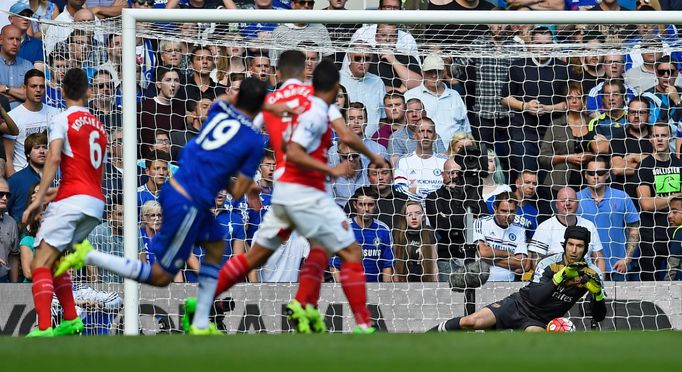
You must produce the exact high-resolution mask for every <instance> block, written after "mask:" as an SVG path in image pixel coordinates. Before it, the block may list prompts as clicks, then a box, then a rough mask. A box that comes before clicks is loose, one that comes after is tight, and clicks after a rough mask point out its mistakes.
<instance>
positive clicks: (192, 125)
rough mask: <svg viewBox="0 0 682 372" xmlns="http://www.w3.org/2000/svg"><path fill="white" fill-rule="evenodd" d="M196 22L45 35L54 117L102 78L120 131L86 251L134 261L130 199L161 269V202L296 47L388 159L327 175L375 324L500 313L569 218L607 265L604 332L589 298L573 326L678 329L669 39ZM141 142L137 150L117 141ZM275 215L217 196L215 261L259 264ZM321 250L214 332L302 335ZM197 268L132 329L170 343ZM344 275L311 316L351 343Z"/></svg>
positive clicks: (269, 270)
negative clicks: (303, 287)
mask: <svg viewBox="0 0 682 372" xmlns="http://www.w3.org/2000/svg"><path fill="white" fill-rule="evenodd" d="M160 12H161V13H159V14H163V11H160ZM220 12H221V13H220V14H221V15H222V14H224V15H225V16H227V15H228V14H229V11H220ZM310 12H311V13H310V14H321V16H320V17H322V15H324V14H326V13H325V12H324V11H313V10H311V11H310ZM190 13H191V11H188V12H187V13H186V14H187V17H188V18H187V19H186V20H187V21H186V22H173V21H170V20H169V19H179V18H182V17H183V15H178V14H177V13H173V14H172V17H175V18H172V17H171V16H169V17H168V18H167V19H163V18H157V19H155V20H154V21H153V22H147V21H144V22H142V21H138V22H137V23H135V40H134V44H132V43H131V41H133V40H124V35H123V33H122V30H123V26H122V23H121V20H120V19H109V20H100V21H97V22H75V23H70V24H57V23H52V22H45V21H41V23H40V25H41V28H42V29H43V51H44V62H45V68H44V71H45V75H46V77H47V79H46V81H47V85H46V87H47V89H46V97H45V103H46V104H47V105H50V106H53V107H55V108H57V109H63V108H64V102H63V100H62V98H61V96H60V93H59V89H60V78H61V76H63V74H64V72H65V71H66V70H67V69H68V68H72V67H80V68H83V69H84V70H85V71H86V72H87V73H88V76H89V77H90V79H91V86H92V97H91V100H90V103H89V106H90V109H91V111H92V112H93V113H94V114H95V115H96V116H97V117H98V118H99V119H100V121H102V123H104V124H105V126H106V127H107V129H108V130H109V141H110V144H111V145H110V148H109V149H108V161H109V163H108V164H107V168H106V176H105V194H106V196H107V198H108V204H107V213H106V216H105V217H106V218H105V222H104V223H103V224H102V225H101V226H98V228H96V229H95V230H94V231H93V234H92V235H91V239H90V240H91V241H92V243H93V245H94V246H95V248H97V249H99V250H102V251H106V252H110V253H115V254H119V255H123V254H124V249H123V247H124V235H125V234H124V229H123V226H124V216H123V209H124V208H123V205H124V203H130V200H131V199H136V200H137V209H136V210H135V211H134V213H135V226H136V227H135V229H134V230H129V231H126V233H127V234H134V235H135V241H136V242H137V241H139V244H135V246H134V248H130V247H128V252H130V251H135V252H136V255H137V256H139V257H141V258H143V259H146V260H152V261H153V260H154V259H155V255H154V252H150V251H148V249H147V248H148V244H149V242H150V239H151V238H152V237H153V236H154V234H155V233H156V231H158V228H159V226H160V225H161V224H162V223H163V221H162V220H161V218H160V216H161V210H160V205H159V204H158V202H157V198H158V189H159V188H160V187H161V186H162V185H163V183H164V182H166V180H167V179H168V177H170V176H172V174H173V173H174V172H176V171H177V169H178V160H179V159H180V156H182V148H183V146H184V145H185V144H186V143H187V142H188V141H191V140H192V138H193V137H194V136H195V135H196V134H197V132H198V131H199V130H200V128H201V126H202V123H203V121H204V120H205V119H206V112H207V110H208V108H209V107H210V105H211V104H212V103H213V102H214V101H215V100H217V99H231V97H233V96H234V95H236V94H238V92H239V86H240V84H241V81H242V80H243V79H244V78H245V77H248V76H252V77H257V78H258V79H261V80H263V81H265V82H267V84H268V86H269V87H270V88H271V89H273V90H274V89H276V88H277V87H278V85H279V84H281V83H282V81H281V80H280V79H279V77H278V71H277V59H278V56H279V55H280V54H281V53H282V52H283V51H284V50H288V49H296V50H301V51H303V52H304V53H305V55H306V79H310V78H311V76H312V71H313V69H314V67H315V65H316V64H317V63H318V62H319V61H320V60H322V59H331V60H333V61H334V62H335V63H336V65H337V66H338V68H339V69H340V74H341V85H342V86H343V87H342V90H341V93H340V94H339V97H338V99H337V105H338V107H339V109H340V111H341V113H342V115H343V118H341V119H340V120H344V121H345V122H346V124H347V125H348V126H349V128H350V129H351V130H352V131H354V132H356V133H357V134H358V135H360V136H361V137H362V138H363V139H364V142H365V143H366V145H367V146H368V147H369V148H370V149H371V150H372V151H374V152H378V153H380V154H382V155H383V156H384V157H385V158H386V160H387V161H389V162H390V164H391V169H373V168H368V163H369V162H368V160H367V159H366V158H364V157H363V156H361V155H359V154H357V153H355V152H354V151H353V150H351V149H350V148H348V147H347V146H345V145H344V144H342V143H337V142H335V143H334V146H333V147H332V148H331V149H330V151H329V162H330V164H338V163H339V162H345V161H348V162H351V164H352V166H353V167H354V168H355V169H356V172H355V176H354V177H350V178H340V179H336V180H331V182H329V184H328V191H329V193H330V195H332V196H333V197H334V199H335V201H336V202H337V203H338V204H339V206H341V207H343V208H344V209H345V210H346V211H347V212H348V214H349V218H350V220H349V222H350V224H351V227H352V228H353V230H354V232H355V234H356V237H357V239H358V241H359V242H360V244H361V246H362V248H363V253H364V259H363V263H364V266H365V272H366V277H367V279H368V281H369V282H376V283H370V284H369V285H368V301H369V303H370V310H371V313H372V317H373V320H374V321H375V322H376V324H377V326H378V327H379V328H380V329H381V330H385V331H398V332H420V331H424V330H426V329H428V328H430V327H432V326H433V325H435V324H437V323H438V322H440V321H443V320H445V319H448V318H451V317H453V316H457V315H463V314H465V313H468V312H471V311H473V310H475V309H478V308H480V307H482V306H484V305H486V304H489V303H491V302H494V301H497V300H500V299H502V298H504V297H505V296H507V295H508V294H510V293H512V292H513V291H516V290H518V289H519V288H520V287H521V286H523V285H525V283H527V282H528V280H530V278H531V277H532V272H533V269H534V267H535V265H536V264H537V262H538V260H539V259H541V258H543V257H545V256H548V255H551V254H555V253H557V252H561V251H562V249H563V248H562V245H561V243H562V242H563V231H564V230H565V226H566V225H573V224H579V225H583V226H586V227H588V228H590V229H591V230H592V231H593V232H594V234H593V235H592V242H591V244H590V247H589V248H590V249H589V251H588V253H587V255H586V259H588V260H590V261H592V262H594V263H595V264H596V265H597V266H598V267H599V268H600V269H601V270H602V271H603V274H604V280H605V281H606V283H607V285H606V293H607V301H608V304H609V305H608V309H609V312H608V315H607V319H606V320H605V321H604V322H602V323H601V324H595V323H594V322H592V321H591V317H590V309H589V302H582V301H581V302H578V304H577V305H576V306H575V307H574V308H573V309H572V310H571V312H570V314H569V316H570V317H571V318H572V319H573V320H574V323H576V325H577V326H578V328H580V329H594V328H601V329H606V330H612V329H670V328H678V329H679V328H682V323H680V319H681V315H680V310H679V306H678V305H679V301H680V299H681V298H680V293H681V291H680V289H681V287H680V285H679V283H675V282H674V280H679V279H680V278H681V277H682V275H680V274H679V271H678V269H679V265H680V262H679V257H680V255H682V249H681V248H680V241H682V235H680V231H678V230H676V226H678V225H682V199H677V197H678V195H682V161H680V160H679V159H678V156H679V153H680V143H682V130H679V128H680V127H679V124H680V119H682V98H681V95H680V91H681V90H682V78H680V77H679V76H680V74H679V72H678V70H679V69H680V68H682V64H681V62H682V44H681V43H680V40H679V36H678V29H677V27H676V26H674V25H672V24H639V25H635V24H631V25H616V24H606V23H602V24H594V22H592V24H577V23H568V24H567V22H564V21H562V18H561V16H557V17H555V19H554V21H552V22H546V23H542V24H504V23H503V22H505V17H504V16H503V13H499V14H500V16H499V17H495V18H496V19H497V21H496V22H486V23H485V24H483V23H479V24H465V25H457V24H446V25H434V24H429V22H430V18H429V17H425V16H419V14H432V13H424V12H421V13H420V12H406V13H405V14H410V15H412V16H413V17H414V18H413V19H412V21H411V22H403V24H396V22H397V21H395V20H393V21H391V20H390V19H391V18H390V17H388V18H386V19H384V21H387V22H386V23H381V22H378V23H375V24H363V23H365V22H364V21H363V19H364V18H362V17H361V18H357V21H356V22H349V21H348V20H347V19H342V18H339V19H340V20H339V21H333V19H334V17H332V18H329V16H326V17H327V22H325V23H297V22H293V23H274V22H262V21H260V22H259V21H253V20H251V19H250V18H249V14H253V13H258V12H252V13H247V14H246V15H245V16H244V14H241V16H244V18H242V19H241V21H237V18H234V17H233V18H231V19H230V20H231V22H225V21H221V20H220V18H221V17H214V18H209V17H208V16H207V14H208V13H206V12H200V13H201V17H203V18H201V21H199V22H197V21H196V19H197V18H193V16H191V15H190ZM299 13H300V12H299ZM333 13H341V15H342V13H344V12H333ZM377 13H378V14H377ZM381 13H382V12H373V13H372V15H371V17H372V19H373V20H374V19H378V18H382V16H381ZM392 13H397V12H392ZM140 14H141V13H140ZM147 14H150V13H147ZM197 14H198V13H197ZM357 14H360V13H357ZM530 15H532V14H530V13H529V17H528V19H527V21H528V22H531V21H532V17H531V16H530ZM454 16H455V14H453V17H454ZM457 16H459V17H464V16H462V15H461V14H460V15H457ZM517 16H518V14H514V17H515V19H516V18H518V17H517ZM161 17H163V16H161ZM340 17H341V16H340ZM543 17H544V18H545V19H547V17H548V16H547V15H546V14H544V15H543ZM461 19H464V18H461ZM612 21H613V20H612ZM34 22H36V21H34ZM417 22H420V23H417ZM126 49H127V50H128V51H132V50H134V53H135V63H134V68H135V72H134V76H135V82H134V88H135V91H136V93H135V95H134V96H133V95H131V94H130V91H127V93H126V94H127V96H126V97H124V95H123V93H122V92H123V90H124V88H123V86H124V85H125V84H126V83H128V84H130V82H131V81H126V80H125V79H124V71H123V68H124V67H123V62H122V58H123V56H124V50H126ZM126 67H128V68H132V67H133V66H132V65H131V66H126ZM129 86H132V84H131V85H129ZM131 102H132V103H133V104H134V105H133V107H131V105H130V104H131ZM128 109H129V110H135V114H134V115H131V116H130V117H128V118H132V119H133V120H132V121H126V120H124V114H123V113H124V111H125V110H128ZM126 126H127V129H124V127H126ZM131 133H136V138H137V143H138V145H137V147H136V148H135V149H134V150H131V149H130V148H124V146H123V143H124V141H125V140H126V139H127V138H126V136H128V135H130V134H131ZM263 146H265V147H267V146H269V144H268V143H264V144H263ZM125 151H128V152H127V153H126V155H125V156H129V155H131V154H132V153H133V151H134V153H135V159H136V167H135V168H129V167H128V166H129V165H131V164H132V162H128V163H125V165H124V162H123V158H124V152H125ZM273 169H274V159H273V158H272V157H271V156H270V157H268V156H266V157H265V159H264V161H263V164H261V167H260V168H259V175H258V182H259V184H260V185H261V187H262V188H263V195H262V197H261V199H262V200H263V203H264V205H265V208H264V210H267V208H268V202H269V193H270V192H271V189H272V187H273V185H272V171H273ZM124 174H127V175H128V176H129V177H134V175H137V178H136V183H137V184H136V187H137V193H136V194H137V195H135V194H131V193H130V192H129V191H130V189H126V190H125V191H124V184H123V175H124ZM294 197H296V196H295V195H292V198H294ZM129 210H130V209H127V210H126V211H129ZM264 210H263V211H254V210H251V209H249V207H248V204H247V203H245V202H244V201H243V200H232V199H231V197H230V196H229V194H228V195H227V196H225V195H222V196H221V197H219V198H217V200H216V207H215V215H216V218H217V219H218V220H219V221H220V222H221V223H222V224H223V225H224V227H225V235H226V236H227V238H226V240H227V242H228V249H227V251H226V252H225V256H224V261H227V260H228V259H229V258H230V256H231V255H233V254H235V253H239V252H244V251H246V250H248V247H249V244H250V241H251V238H252V237H253V233H254V232H255V230H256V229H257V227H258V224H259V222H260V221H261V218H262V214H263V213H264ZM467 210H468V211H469V213H467ZM125 217H127V218H126V219H125V220H127V221H130V219H131V218H130V217H129V215H126V216H125ZM128 226H131V225H128ZM131 236H132V235H131ZM130 241H132V240H128V242H130ZM474 242H476V243H475V244H474ZM308 250H309V246H308V244H307V242H306V241H305V239H302V238H300V237H296V236H293V237H292V238H291V239H290V240H289V241H288V242H287V243H286V244H285V245H284V246H283V247H282V248H281V249H280V250H279V251H278V253H277V254H276V255H275V256H273V259H271V260H270V261H269V262H268V264H267V265H266V266H265V267H264V268H263V269H261V270H258V271H256V272H254V273H251V274H250V275H249V278H248V281H249V283H248V284H245V285H239V286H237V287H235V288H234V289H232V290H231V291H230V292H227V293H225V294H223V297H221V298H226V299H224V301H221V302H220V306H219V308H218V311H217V314H214V316H215V318H214V320H215V321H217V322H218V323H219V325H220V327H221V328H222V329H224V330H225V331H226V332H229V333H235V332H254V331H255V332H261V331H262V332H280V331H283V332H286V331H289V330H290V329H291V327H290V326H289V324H288V323H287V321H286V317H285V316H283V315H282V314H283V312H282V310H283V306H284V305H285V304H286V303H288V302H289V301H290V299H291V298H292V297H293V294H294V293H295V289H296V281H297V273H298V269H299V267H300V264H301V262H302V261H303V260H304V259H305V257H306V255H307V252H308ZM202 259H203V248H202V247H200V246H197V247H196V248H195V249H194V252H193V254H192V257H191V258H190V260H189V261H188V264H187V266H186V267H185V268H184V269H183V270H181V272H180V273H179V274H178V276H177V278H176V281H177V282H178V283H190V284H171V286H170V287H169V288H162V289H156V288H151V287H147V286H145V285H142V286H141V287H140V288H139V292H136V295H134V294H133V293H131V292H128V291H126V293H125V297H129V298H135V297H137V298H138V299H137V303H138V304H139V317H138V319H139V322H137V323H138V324H136V325H133V326H131V327H130V328H127V330H132V329H134V330H138V329H139V330H140V331H141V332H142V333H145V334H153V333H158V332H171V333H172V332H179V330H178V328H179V322H178V320H179V316H180V315H181V314H182V311H183V310H182V306H181V304H182V301H183V299H184V298H185V297H186V296H189V295H193V294H194V293H195V287H194V286H193V285H191V283H195V282H196V277H197V270H198V267H199V265H200V263H201V261H202ZM337 265H338V262H337V261H336V260H335V259H332V260H330V264H329V269H328V272H327V274H326V284H324V286H323V290H322V296H321V303H320V306H321V311H322V312H323V313H325V314H326V320H327V324H328V326H329V327H330V329H331V330H333V331H347V330H349V329H350V327H351V325H352V316H351V313H350V311H349V308H348V305H347V302H346V300H345V297H344V296H343V292H342V291H341V287H340V285H338V284H335V283H336V280H335V278H336V269H335V268H336V267H337ZM93 273H96V276H94V277H88V276H86V273H83V275H81V276H79V277H78V278H79V281H82V282H84V283H90V284H89V286H90V287H91V289H92V291H91V292H88V293H90V295H91V296H94V297H92V298H85V299H83V300H82V302H83V306H82V307H83V311H84V313H86V314H88V315H89V316H90V318H89V319H90V321H91V322H90V323H89V324H90V328H91V329H92V331H91V332H92V333H119V332H122V330H123V323H124V320H123V319H122V315H123V310H122V308H123V306H122V305H121V302H119V300H118V299H115V300H112V298H114V297H116V296H115V295H114V294H119V295H120V296H121V297H123V295H124V291H123V285H121V283H122V280H121V278H118V277H117V276H116V275H112V274H110V273H107V272H103V271H102V270H99V272H97V271H96V270H95V271H88V272H87V274H93ZM486 281H487V282H486ZM661 281H666V282H665V283H662V282H661ZM481 282H483V283H485V284H484V285H483V286H482V287H480V288H479V286H480V284H481ZM524 282H525V283H524ZM130 288H136V287H127V289H130ZM97 291H102V292H111V294H108V293H99V292H97ZM107 301H109V302H107ZM112 301H114V302H115V303H114V304H112ZM675 304H677V305H675ZM129 314H135V313H134V312H130V313H129Z"/></svg>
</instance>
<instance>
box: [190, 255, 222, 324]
mask: <svg viewBox="0 0 682 372" xmlns="http://www.w3.org/2000/svg"><path fill="white" fill-rule="evenodd" d="M219 271H220V266H218V265H212V264H209V263H203V264H201V268H200V269H199V294H198V295H197V309H196V312H195V313H194V320H193V322H192V325H193V326H195V327H196V328H198V329H207V328H208V315H209V313H210V312H211V306H212V305H213V298H214V294H215V289H216V286H217V284H218V272H219Z"/></svg>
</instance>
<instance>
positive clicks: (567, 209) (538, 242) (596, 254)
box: [528, 187, 606, 272]
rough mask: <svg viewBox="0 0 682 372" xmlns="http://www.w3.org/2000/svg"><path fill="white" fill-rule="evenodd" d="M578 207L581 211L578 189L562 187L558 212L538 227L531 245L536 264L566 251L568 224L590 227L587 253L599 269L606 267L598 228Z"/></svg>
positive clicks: (558, 201) (558, 198)
mask: <svg viewBox="0 0 682 372" xmlns="http://www.w3.org/2000/svg"><path fill="white" fill-rule="evenodd" d="M576 210H578V198H577V196H576V193H575V190H573V189H572V188H570V187H564V188H562V189H560V190H559V192H558V193H557V197H556V211H557V213H556V215H554V217H552V218H550V219H548V220H546V221H544V222H543V223H541V224H540V225H539V226H538V228H537V229H536V230H535V234H533V239H532V240H531V242H530V246H529V247H528V250H529V251H530V255H531V258H532V259H533V266H535V265H536V264H537V262H538V261H539V260H541V259H543V258H544V257H547V256H551V255H553V254H557V253H561V252H563V251H564V245H563V244H564V232H565V231H566V228H567V227H569V226H582V227H584V228H586V229H588V230H590V233H591V234H592V239H591V241H590V245H589V246H588V247H587V256H588V257H590V258H591V259H592V262H594V264H595V265H597V267H599V270H601V271H602V272H604V271H605V270H606V267H605V263H604V253H603V252H602V250H603V248H602V244H601V240H599V234H598V233H597V227H596V226H595V225H594V223H592V221H590V220H587V219H585V218H582V217H580V216H578V215H576V214H575V212H576Z"/></svg>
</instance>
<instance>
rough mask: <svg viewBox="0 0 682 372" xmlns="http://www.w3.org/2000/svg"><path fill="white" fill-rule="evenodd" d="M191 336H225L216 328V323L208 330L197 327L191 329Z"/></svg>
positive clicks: (211, 324)
mask: <svg viewBox="0 0 682 372" xmlns="http://www.w3.org/2000/svg"><path fill="white" fill-rule="evenodd" d="M189 334H190V335H191V336H223V333H222V332H221V331H220V330H219V329H218V327H216V325H215V324H214V323H209V324H208V328H206V329H199V328H197V327H195V326H190V327H189Z"/></svg>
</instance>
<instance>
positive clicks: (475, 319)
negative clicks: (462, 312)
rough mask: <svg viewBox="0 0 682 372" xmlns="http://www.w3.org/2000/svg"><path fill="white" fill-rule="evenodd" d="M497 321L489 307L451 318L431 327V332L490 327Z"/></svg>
mask: <svg viewBox="0 0 682 372" xmlns="http://www.w3.org/2000/svg"><path fill="white" fill-rule="evenodd" d="M496 323H497V318H495V314H493V312H492V311H490V309H488V308H487V307H484V308H482V309H481V310H479V311H477V312H475V313H473V314H471V315H467V316H464V317H459V316H458V317H454V318H452V319H450V320H446V321H444V322H441V323H439V324H438V325H437V326H435V327H433V328H431V329H430V330H429V332H449V331H461V330H480V329H490V328H492V327H494V326H495V324H496Z"/></svg>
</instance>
